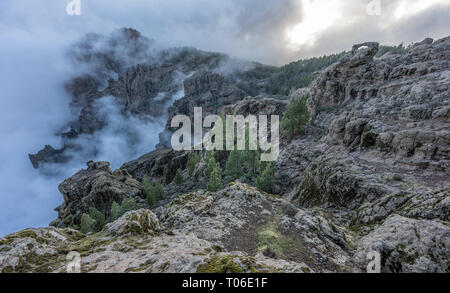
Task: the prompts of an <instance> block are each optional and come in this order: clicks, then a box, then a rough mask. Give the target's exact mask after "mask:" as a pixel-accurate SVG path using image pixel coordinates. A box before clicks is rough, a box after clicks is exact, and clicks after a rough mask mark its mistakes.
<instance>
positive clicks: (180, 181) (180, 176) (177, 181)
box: [173, 169, 184, 185]
mask: <svg viewBox="0 0 450 293" xmlns="http://www.w3.org/2000/svg"><path fill="white" fill-rule="evenodd" d="M173 181H174V182H175V184H176V185H180V184H183V182H184V177H183V171H182V170H181V169H178V170H177V173H176V174H175V179H174V180H173Z"/></svg>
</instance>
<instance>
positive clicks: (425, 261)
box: [355, 215, 450, 273]
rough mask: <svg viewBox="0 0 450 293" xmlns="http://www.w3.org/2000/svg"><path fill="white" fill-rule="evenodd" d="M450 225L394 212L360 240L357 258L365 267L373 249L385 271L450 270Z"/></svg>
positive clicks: (442, 271)
mask: <svg viewBox="0 0 450 293" xmlns="http://www.w3.org/2000/svg"><path fill="white" fill-rule="evenodd" d="M449 243H450V228H449V227H448V226H447V225H444V224H443V223H441V222H439V221H430V220H414V219H410V218H405V217H402V216H399V215H392V216H391V217H389V218H388V219H387V220H386V221H385V222H384V223H383V225H381V226H380V227H378V228H376V229H375V230H374V231H373V232H371V233H370V234H369V235H367V236H365V237H363V238H362V239H361V240H360V241H359V242H358V251H357V253H356V254H355V259H356V260H357V261H358V262H359V263H360V264H361V269H364V264H365V265H367V261H366V257H367V254H368V253H369V252H371V251H377V252H379V253H380V254H381V261H382V271H383V272H391V273H392V272H393V273H399V272H403V273H425V272H428V273H431V272H440V273H448V272H449V259H450V247H449Z"/></svg>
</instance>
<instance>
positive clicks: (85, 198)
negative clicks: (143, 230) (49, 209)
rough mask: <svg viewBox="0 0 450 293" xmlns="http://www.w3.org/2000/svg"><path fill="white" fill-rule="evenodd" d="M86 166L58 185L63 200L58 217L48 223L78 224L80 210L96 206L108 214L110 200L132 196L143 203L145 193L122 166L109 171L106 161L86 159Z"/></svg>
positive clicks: (86, 211)
mask: <svg viewBox="0 0 450 293" xmlns="http://www.w3.org/2000/svg"><path fill="white" fill-rule="evenodd" d="M87 165H88V169H86V170H81V171H79V172H78V173H76V174H75V175H73V176H72V177H70V178H69V179H66V180H65V181H64V182H63V183H61V184H60V185H59V191H60V192H61V193H62V195H63V196H64V203H63V204H62V205H61V206H59V207H58V208H56V211H57V212H58V219H56V220H55V221H53V222H52V223H51V225H52V226H55V227H76V226H78V227H79V225H80V221H81V216H82V214H83V213H89V209H90V208H91V207H92V208H96V209H97V210H98V211H100V212H101V213H102V214H103V215H105V216H106V218H110V216H111V215H110V211H111V206H112V203H113V202H117V203H119V204H120V203H121V202H122V201H123V199H124V198H133V199H134V200H136V202H138V203H140V204H141V205H143V206H145V199H144V194H143V191H142V186H141V183H140V182H139V181H137V180H136V179H134V178H133V177H131V175H130V174H128V172H126V171H125V170H116V171H114V172H112V171H111V169H110V167H109V163H108V162H96V163H94V162H92V161H91V162H88V164H87Z"/></svg>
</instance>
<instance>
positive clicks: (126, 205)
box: [120, 197, 140, 216]
mask: <svg viewBox="0 0 450 293" xmlns="http://www.w3.org/2000/svg"><path fill="white" fill-rule="evenodd" d="M139 208H140V207H139V205H138V203H137V202H136V200H135V199H134V198H131V197H125V198H124V199H123V201H122V205H121V206H120V212H121V215H120V216H122V215H123V214H125V213H127V212H129V211H135V210H138V209H139Z"/></svg>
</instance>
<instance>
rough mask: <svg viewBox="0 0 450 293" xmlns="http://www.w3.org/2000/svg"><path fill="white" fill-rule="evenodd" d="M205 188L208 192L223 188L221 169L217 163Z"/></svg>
mask: <svg viewBox="0 0 450 293" xmlns="http://www.w3.org/2000/svg"><path fill="white" fill-rule="evenodd" d="M207 188H208V191H210V192H217V191H219V190H222V188H223V182H222V170H221V169H220V166H219V164H217V165H216V167H215V168H214V170H213V171H212V173H211V177H210V178H209V183H208V186H207Z"/></svg>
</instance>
